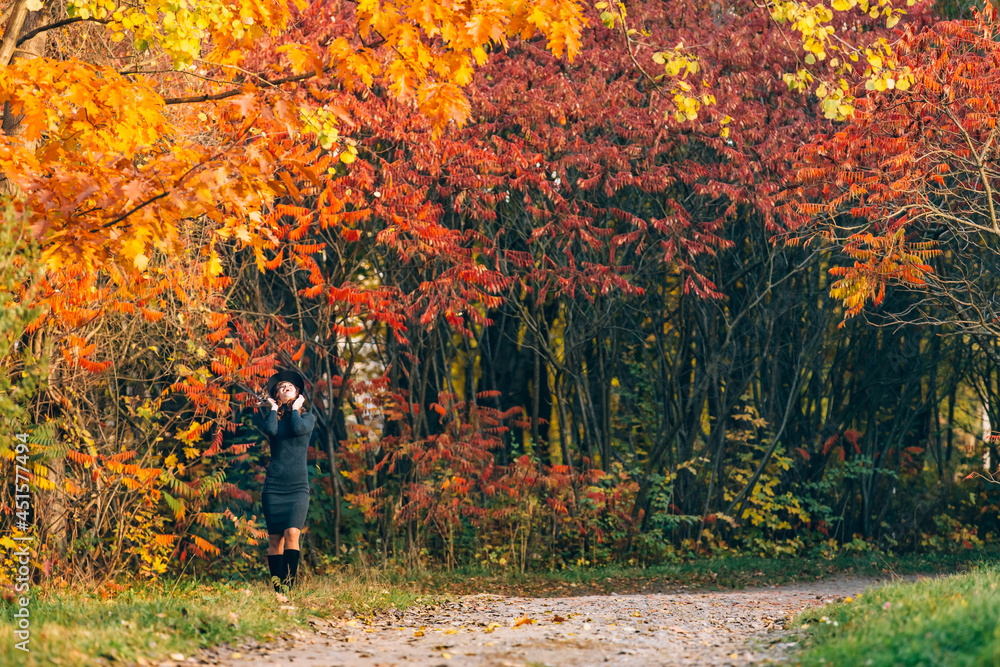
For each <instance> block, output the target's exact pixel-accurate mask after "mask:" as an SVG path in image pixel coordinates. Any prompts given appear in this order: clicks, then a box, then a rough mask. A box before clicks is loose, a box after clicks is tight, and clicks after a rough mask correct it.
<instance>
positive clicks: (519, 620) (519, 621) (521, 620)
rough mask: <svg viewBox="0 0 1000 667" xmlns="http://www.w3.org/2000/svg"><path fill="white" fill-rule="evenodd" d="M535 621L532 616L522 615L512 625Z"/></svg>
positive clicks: (518, 625) (517, 626) (528, 623)
mask: <svg viewBox="0 0 1000 667" xmlns="http://www.w3.org/2000/svg"><path fill="white" fill-rule="evenodd" d="M537 622H538V621H536V620H535V619H533V618H528V617H527V616H522V617H521V618H519V619H517V620H516V621H514V627H515V628H519V627H521V626H522V625H531V624H532V623H537Z"/></svg>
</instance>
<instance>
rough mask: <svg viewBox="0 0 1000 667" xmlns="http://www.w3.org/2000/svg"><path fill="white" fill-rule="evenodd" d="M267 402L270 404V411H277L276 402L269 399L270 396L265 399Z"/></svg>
mask: <svg viewBox="0 0 1000 667" xmlns="http://www.w3.org/2000/svg"><path fill="white" fill-rule="evenodd" d="M267 402H268V403H270V404H271V409H272V410H277V409H278V402H277V401H276V400H274V399H273V398H271V397H270V396H268V397H267Z"/></svg>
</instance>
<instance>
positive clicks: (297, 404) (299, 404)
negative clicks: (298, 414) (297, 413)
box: [292, 394, 306, 410]
mask: <svg viewBox="0 0 1000 667" xmlns="http://www.w3.org/2000/svg"><path fill="white" fill-rule="evenodd" d="M305 402H306V397H305V396H303V395H302V394H299V397H298V398H296V399H295V402H294V403H292V410H298V409H299V408H301V407H302V404H303V403H305Z"/></svg>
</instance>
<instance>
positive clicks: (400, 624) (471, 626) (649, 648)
mask: <svg viewBox="0 0 1000 667" xmlns="http://www.w3.org/2000/svg"><path fill="white" fill-rule="evenodd" d="M878 583H881V582H880V581H879V580H876V579H872V578H837V579H826V580H822V581H817V582H812V583H799V584H789V585H784V586H772V587H767V588H757V589H746V590H742V591H731V592H730V591H720V592H703V591H699V592H675V593H669V594H667V593H664V594H654V595H644V594H640V595H614V594H612V595H594V596H583V597H560V598H517V597H501V596H498V595H473V596H464V597H461V598H458V599H456V600H454V601H453V602H450V603H447V604H444V605H441V606H439V607H434V608H426V607H420V608H414V609H409V610H407V611H405V612H390V613H387V614H382V615H380V616H376V617H375V618H374V619H352V620H338V621H334V622H332V623H331V622H329V621H323V620H321V619H312V630H311V631H296V632H294V633H293V634H292V635H290V636H285V637H283V638H281V639H279V640H278V641H275V642H269V643H267V644H258V643H256V642H248V643H246V644H243V645H240V646H233V647H220V648H219V649H216V650H213V651H206V652H202V654H200V655H199V656H197V657H195V658H189V659H188V660H189V661H190V662H188V663H187V664H191V662H195V661H197V662H207V663H212V664H219V665H225V666H226V667H265V666H267V665H281V666H283V667H390V666H398V667H402V666H404V665H405V666H410V665H413V666H417V667H437V666H438V665H443V666H447V667H457V666H459V665H461V666H463V667H464V666H469V667H480V666H482V667H542V666H551V667H584V666H588V665H602V666H603V665H609V666H611V665H628V666H636V667H638V666H640V665H643V666H645V665H664V666H665V665H747V664H751V663H761V662H765V663H766V662H782V661H783V659H784V658H785V657H786V656H787V653H788V649H789V647H790V646H791V645H792V644H791V643H790V642H789V641H788V640H789V639H790V638H789V636H788V635H789V633H788V631H785V630H783V629H782V627H783V625H785V624H787V622H788V619H789V617H790V616H792V615H794V614H796V613H798V612H799V611H801V610H803V609H805V608H807V607H812V606H819V605H823V604H827V603H829V602H833V601H835V600H839V599H841V598H843V597H846V596H856V595H857V594H858V593H860V592H861V591H863V590H864V589H865V588H866V587H868V586H870V585H873V584H878ZM160 664H161V665H163V666H166V665H169V664H173V663H160Z"/></svg>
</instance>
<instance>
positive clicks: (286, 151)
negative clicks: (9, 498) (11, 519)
mask: <svg viewBox="0 0 1000 667" xmlns="http://www.w3.org/2000/svg"><path fill="white" fill-rule="evenodd" d="M14 4H15V7H14V9H13V11H12V14H11V16H12V18H11V19H10V21H15V20H23V18H24V16H25V15H30V14H32V13H33V9H37V7H36V3H33V2H30V1H28V0H15V3H14ZM186 7H187V8H180V9H179V8H178V6H177V5H176V4H175V3H171V2H167V1H166V0H146V1H145V2H140V3H138V4H136V3H130V4H129V5H124V4H121V5H119V4H116V3H115V2H113V1H112V0H70V2H69V3H68V4H67V5H66V14H67V15H65V16H59V15H55V13H56V12H57V11H59V12H61V11H62V10H61V9H59V10H51V9H47V8H46V9H41V10H40V11H41V12H44V15H42V14H39V16H40V17H41V19H42V20H41V21H40V23H42V26H41V30H38V29H36V30H35V31H33V34H35V35H37V34H39V33H44V32H46V31H48V32H49V33H50V34H51V35H54V36H57V37H58V38H59V39H61V40H63V41H62V42H60V43H61V44H66V43H70V44H78V45H79V44H84V45H85V44H86V43H87V42H86V41H85V40H83V39H81V35H83V36H86V37H88V38H96V39H97V40H99V41H100V42H101V43H102V48H101V53H100V54H98V53H97V50H93V49H90V48H89V47H85V46H80V47H79V48H78V49H77V53H76V54H75V57H71V58H65V59H52V58H47V57H33V58H15V59H14V60H13V62H11V63H9V64H8V63H6V62H4V63H0V66H5V67H3V69H0V101H3V102H5V103H9V104H10V110H11V113H12V114H21V120H20V125H19V126H18V131H17V132H12V133H10V134H6V135H3V136H0V171H2V173H3V174H5V175H6V177H7V178H8V179H9V180H10V181H11V182H12V183H13V184H14V185H16V186H17V188H18V189H19V190H20V192H21V194H22V195H23V196H22V197H20V198H18V200H17V202H16V206H17V208H18V209H19V212H20V213H21V214H22V215H23V217H24V219H25V222H26V224H28V225H30V227H31V229H32V231H33V233H34V235H35V237H36V238H38V239H39V240H40V241H41V243H42V250H43V260H44V262H45V264H46V266H47V268H48V269H49V272H48V276H47V281H46V285H45V286H44V289H43V290H42V292H41V293H40V295H39V296H38V298H37V299H36V300H35V301H34V303H42V304H44V305H45V306H46V307H47V308H46V312H45V314H44V315H42V316H41V318H40V319H39V320H37V321H35V322H34V323H32V325H31V327H30V328H31V330H34V329H35V328H37V327H39V326H41V325H42V323H43V322H46V321H47V320H48V322H49V323H54V324H58V325H60V326H69V327H75V326H79V325H80V324H81V323H83V322H86V321H89V320H91V319H93V318H94V317H96V316H98V315H99V314H100V313H101V312H104V309H105V308H110V309H113V310H117V311H120V312H135V309H136V308H140V309H142V311H141V312H142V313H143V315H144V316H145V317H147V319H154V320H155V319H156V318H158V317H160V316H162V311H160V310H158V309H159V308H162V307H163V305H164V301H163V296H166V295H169V293H170V292H171V291H172V292H173V293H174V294H175V295H176V297H177V298H178V299H179V300H180V301H181V303H188V302H189V300H190V299H193V298H194V297H195V295H197V294H199V293H200V292H201V290H203V289H206V290H207V289H214V288H218V287H220V286H224V285H225V284H227V282H228V281H227V278H226V277H225V276H224V275H222V274H223V272H224V269H223V266H222V261H221V259H220V255H219V253H218V250H217V249H216V244H217V242H218V241H219V240H221V239H233V238H235V239H237V240H238V241H239V242H240V243H241V244H242V247H250V248H252V250H253V252H254V254H255V256H256V257H257V264H258V267H259V268H260V270H261V271H264V270H265V269H266V268H267V267H268V266H270V267H272V268H274V267H275V266H277V262H280V261H282V256H281V255H279V256H278V257H271V258H269V257H268V256H267V254H266V251H267V250H268V249H272V248H275V247H276V246H277V244H278V241H279V234H282V235H283V234H284V233H287V230H284V232H282V229H281V225H280V224H279V220H280V219H281V217H282V215H283V212H282V211H280V210H279V208H278V206H277V201H278V199H279V198H282V197H290V198H291V199H293V200H295V199H298V197H299V196H300V194H301V193H300V192H299V190H298V189H297V187H296V185H295V182H296V180H298V179H305V180H308V181H309V182H311V183H313V184H315V185H317V186H318V185H320V183H321V179H323V178H324V177H325V176H326V174H325V173H324V172H323V171H320V170H319V169H318V165H317V164H316V163H315V161H316V157H317V155H318V153H319V150H320V148H323V149H326V150H328V151H329V150H330V149H334V153H333V159H334V160H335V162H333V164H332V166H333V167H335V166H336V165H337V163H338V162H339V163H342V164H343V165H349V164H350V163H351V162H353V161H354V157H355V156H356V155H357V151H356V149H355V148H354V145H353V142H352V141H351V140H350V139H348V138H345V137H344V136H342V135H341V132H340V129H341V128H343V127H345V126H346V127H350V125H351V124H352V121H351V119H350V117H349V115H347V113H346V112H345V110H344V109H343V108H342V107H336V108H330V107H328V106H326V105H324V104H323V102H322V101H321V100H322V98H323V92H322V91H324V90H336V89H340V90H347V91H356V92H358V93H359V94H364V92H365V90H366V89H368V88H369V87H372V86H382V87H385V88H388V90H390V91H392V93H393V94H394V95H395V96H396V97H397V98H398V99H400V100H403V101H408V102H411V103H412V104H414V105H416V106H417V107H418V108H419V110H420V111H421V112H422V113H423V114H424V115H425V116H426V117H428V118H429V119H431V121H432V123H433V126H434V128H435V132H436V133H437V132H440V131H441V130H442V129H444V127H446V126H447V125H448V124H449V123H451V122H455V123H458V124H459V125H460V124H462V123H464V122H465V120H466V119H467V117H468V113H469V103H468V101H467V100H466V98H465V95H464V93H463V92H462V87H463V86H465V85H466V84H467V83H468V82H469V81H470V79H471V73H472V68H473V67H474V66H475V65H476V64H481V63H482V62H484V60H485V59H486V58H487V55H488V52H489V51H490V50H495V49H497V48H499V47H505V46H506V44H507V41H508V39H511V38H514V37H521V38H527V37H530V36H532V35H533V34H535V33H541V34H542V35H544V36H545V37H546V38H547V40H548V47H549V48H550V49H551V50H552V51H553V52H554V53H557V54H559V53H563V52H565V53H566V54H567V56H568V57H569V58H572V57H573V56H574V55H575V54H576V52H577V51H578V50H579V48H580V34H581V31H582V29H583V26H584V24H585V21H584V19H583V17H582V8H581V7H580V5H579V4H578V2H577V0H529V1H528V2H514V1H512V0H489V1H487V2H477V3H440V2H437V1H436V0H417V1H414V2H406V1H404V0H395V1H389V2H372V1H370V0H363V1H362V2H359V3H357V5H356V6H354V7H352V6H342V3H340V2H336V1H327V0H317V1H316V2H312V3H309V2H306V1H305V0H294V2H290V1H289V0H264V1H263V2H262V1H259V0H254V1H253V2H250V1H248V0H245V1H243V2H238V3H234V2H223V1H222V0H216V1H212V0H210V1H209V2H202V3H198V4H197V5H187V6H186ZM18 17H20V18H18ZM335 19H336V20H338V21H340V22H341V23H343V22H344V21H345V20H346V21H347V22H348V23H349V25H348V26H347V28H348V29H347V30H344V26H342V25H334V20H335ZM10 21H9V22H8V23H10ZM14 27H15V28H17V26H16V25H15V26H14ZM7 28H10V25H8V26H7ZM8 32H10V31H9V30H8ZM14 34H15V35H16V34H17V32H16V30H15V33H14ZM29 36H31V35H28V34H24V33H23V32H22V41H23V39H26V38H28V37H29ZM63 50H64V51H65V49H63ZM306 90H308V91H312V93H315V94H304V91H306ZM327 162H329V160H327ZM330 167H331V165H329V164H327V165H325V166H324V167H323V168H324V169H328V168H330ZM289 172H292V173H293V174H294V176H295V180H293V178H291V177H290V173H289ZM347 214H348V212H347V211H345V212H344V215H347ZM193 221H197V222H198V227H197V228H195V227H193V226H192V225H191V223H192V222H193ZM295 250H297V251H298V252H299V253H300V254H301V256H302V257H304V258H307V257H308V255H309V254H310V253H313V252H316V251H318V250H320V248H318V247H312V246H309V245H303V246H295ZM156 251H160V252H161V253H163V254H166V255H175V256H178V257H184V258H193V259H194V260H197V261H195V262H194V263H192V261H191V260H190V259H186V260H185V261H183V262H179V263H178V262H171V263H166V262H157V261H154V260H153V258H154V256H155V255H156ZM49 318H52V319H49Z"/></svg>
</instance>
